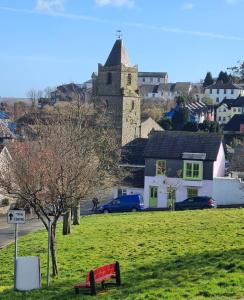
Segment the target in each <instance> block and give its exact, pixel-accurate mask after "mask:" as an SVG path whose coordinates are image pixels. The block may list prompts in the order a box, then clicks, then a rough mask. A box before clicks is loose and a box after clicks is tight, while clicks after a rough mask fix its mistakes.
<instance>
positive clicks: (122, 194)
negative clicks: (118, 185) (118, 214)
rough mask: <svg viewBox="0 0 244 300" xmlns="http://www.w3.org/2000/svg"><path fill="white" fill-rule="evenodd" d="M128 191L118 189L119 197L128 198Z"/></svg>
mask: <svg viewBox="0 0 244 300" xmlns="http://www.w3.org/2000/svg"><path fill="white" fill-rule="evenodd" d="M126 195H127V190H126V189H118V197H121V196H126Z"/></svg>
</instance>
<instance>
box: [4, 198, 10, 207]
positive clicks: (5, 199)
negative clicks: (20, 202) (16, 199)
mask: <svg viewBox="0 0 244 300" xmlns="http://www.w3.org/2000/svg"><path fill="white" fill-rule="evenodd" d="M2 206H9V199H8V198H4V199H3V200H2Z"/></svg>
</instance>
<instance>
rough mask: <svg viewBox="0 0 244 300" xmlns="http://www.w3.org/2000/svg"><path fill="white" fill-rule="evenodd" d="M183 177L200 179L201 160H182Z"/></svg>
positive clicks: (201, 174) (201, 170) (201, 175)
mask: <svg viewBox="0 0 244 300" xmlns="http://www.w3.org/2000/svg"><path fill="white" fill-rule="evenodd" d="M183 178H184V179H186V180H202V179H203V162H202V161H184V176H183Z"/></svg>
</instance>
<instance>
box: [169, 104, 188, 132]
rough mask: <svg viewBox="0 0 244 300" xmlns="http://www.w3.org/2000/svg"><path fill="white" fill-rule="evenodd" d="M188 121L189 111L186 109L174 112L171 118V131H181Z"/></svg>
mask: <svg viewBox="0 0 244 300" xmlns="http://www.w3.org/2000/svg"><path fill="white" fill-rule="evenodd" d="M188 120H189V110H188V108H186V107H183V108H180V109H179V110H178V111H175V113H174V115H173V117H172V126H173V130H182V129H183V128H184V126H185V124H186V123H187V122H188Z"/></svg>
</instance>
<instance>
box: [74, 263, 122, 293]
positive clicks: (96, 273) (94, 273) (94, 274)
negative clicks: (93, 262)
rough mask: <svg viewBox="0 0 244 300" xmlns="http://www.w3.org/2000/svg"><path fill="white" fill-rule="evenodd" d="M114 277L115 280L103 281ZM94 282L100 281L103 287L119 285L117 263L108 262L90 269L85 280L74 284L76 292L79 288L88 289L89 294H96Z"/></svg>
mask: <svg viewBox="0 0 244 300" xmlns="http://www.w3.org/2000/svg"><path fill="white" fill-rule="evenodd" d="M109 279H115V282H110V283H105V281H106V280H109ZM96 283H101V284H102V287H103V288H104V287H105V286H106V285H116V286H120V285H121V279H120V267H119V263H118V262H116V263H115V264H109V265H105V266H102V267H99V268H97V269H94V270H91V271H90V272H88V273H87V274H86V281H85V282H82V283H78V284H76V285H74V289H75V292H76V294H79V292H80V289H90V293H91V295H96Z"/></svg>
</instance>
